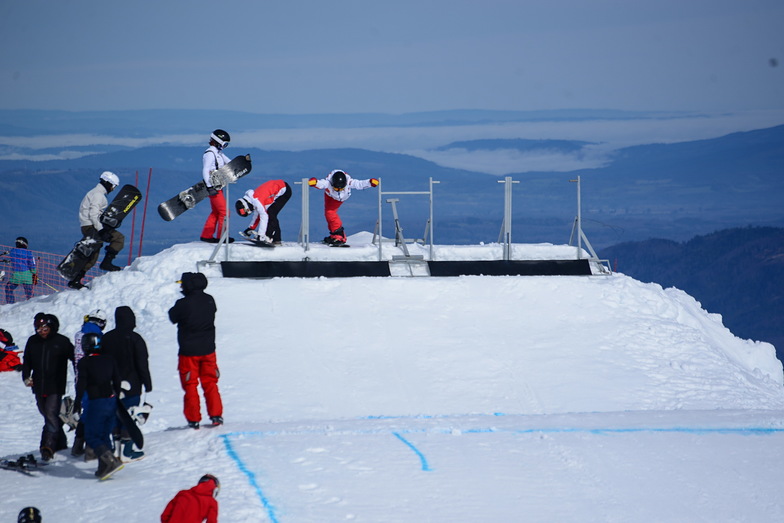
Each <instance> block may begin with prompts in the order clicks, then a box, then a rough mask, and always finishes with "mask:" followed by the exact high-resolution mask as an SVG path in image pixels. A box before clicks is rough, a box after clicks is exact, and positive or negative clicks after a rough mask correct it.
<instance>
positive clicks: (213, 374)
mask: <svg viewBox="0 0 784 523" xmlns="http://www.w3.org/2000/svg"><path fill="white" fill-rule="evenodd" d="M177 370H179V371H180V384H181V385H182V390H184V391H185V398H184V400H183V401H184V407H183V413H184V414H185V419H186V420H188V421H201V402H200V400H199V382H201V388H202V390H203V391H204V401H205V402H206V403H207V415H208V416H209V417H211V418H212V417H214V416H221V417H222V416H223V402H222V401H221V397H220V392H219V391H218V378H219V377H220V371H219V370H218V360H217V358H216V357H215V353H214V352H213V353H212V354H207V355H206V356H179V362H178V364H177Z"/></svg>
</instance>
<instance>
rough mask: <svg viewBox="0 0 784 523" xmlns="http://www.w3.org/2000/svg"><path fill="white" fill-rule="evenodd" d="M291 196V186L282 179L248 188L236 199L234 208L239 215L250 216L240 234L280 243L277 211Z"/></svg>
mask: <svg viewBox="0 0 784 523" xmlns="http://www.w3.org/2000/svg"><path fill="white" fill-rule="evenodd" d="M290 198H291V187H290V186H289V184H287V183H286V182H284V181H283V180H270V181H268V182H264V183H262V184H261V185H259V186H258V187H256V190H252V189H249V190H248V191H246V192H245V196H243V197H242V198H240V199H239V200H237V202H236V203H235V205H234V206H235V208H236V209H237V214H239V215H240V216H243V217H245V216H250V217H251V225H250V227H248V228H247V229H245V231H243V233H242V236H244V237H245V238H248V239H250V240H256V241H262V242H265V243H270V244H273V245H280V243H281V234H280V222H279V221H278V213H279V212H280V211H281V210H282V209H283V206H284V205H286V202H288V201H289V199H290Z"/></svg>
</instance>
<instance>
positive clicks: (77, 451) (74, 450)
mask: <svg viewBox="0 0 784 523" xmlns="http://www.w3.org/2000/svg"><path fill="white" fill-rule="evenodd" d="M83 455H84V438H80V437H78V436H77V437H75V438H74V442H73V446H71V456H77V457H78V456H83Z"/></svg>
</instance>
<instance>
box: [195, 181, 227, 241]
mask: <svg viewBox="0 0 784 523" xmlns="http://www.w3.org/2000/svg"><path fill="white" fill-rule="evenodd" d="M209 198H210V209H211V210H210V215H209V216H207V221H206V222H204V229H202V231H201V237H202V238H213V237H214V238H216V239H218V240H220V237H221V234H222V233H223V221H224V220H225V219H226V197H225V196H223V191H219V192H218V194H216V195H215V196H210V197H209ZM213 235H214V236H213Z"/></svg>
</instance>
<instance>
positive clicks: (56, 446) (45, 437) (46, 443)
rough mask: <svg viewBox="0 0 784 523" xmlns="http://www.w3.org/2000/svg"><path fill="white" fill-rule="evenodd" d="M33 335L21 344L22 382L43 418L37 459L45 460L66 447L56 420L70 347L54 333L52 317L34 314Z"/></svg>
mask: <svg viewBox="0 0 784 523" xmlns="http://www.w3.org/2000/svg"><path fill="white" fill-rule="evenodd" d="M34 326H35V334H34V335H32V336H30V338H29V339H28V340H27V345H25V350H24V357H23V359H22V380H23V381H24V384H25V385H26V386H28V387H32V389H33V394H34V395H35V401H36V404H37V406H38V412H40V413H41V416H43V418H44V428H43V430H42V432H41V444H40V450H41V459H43V460H44V461H49V460H50V459H52V458H53V457H54V453H55V452H57V451H58V450H64V449H66V448H68V440H67V439H66V437H65V431H64V430H63V422H62V420H61V419H60V402H61V401H62V397H63V395H64V394H65V384H66V379H67V377H68V361H69V360H70V361H73V359H74V346H73V344H72V343H71V340H69V339H68V338H67V337H65V336H63V335H62V334H60V333H58V330H60V320H58V319H57V316H55V315H54V314H43V313H38V314H37V315H36V319H35V323H34Z"/></svg>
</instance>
